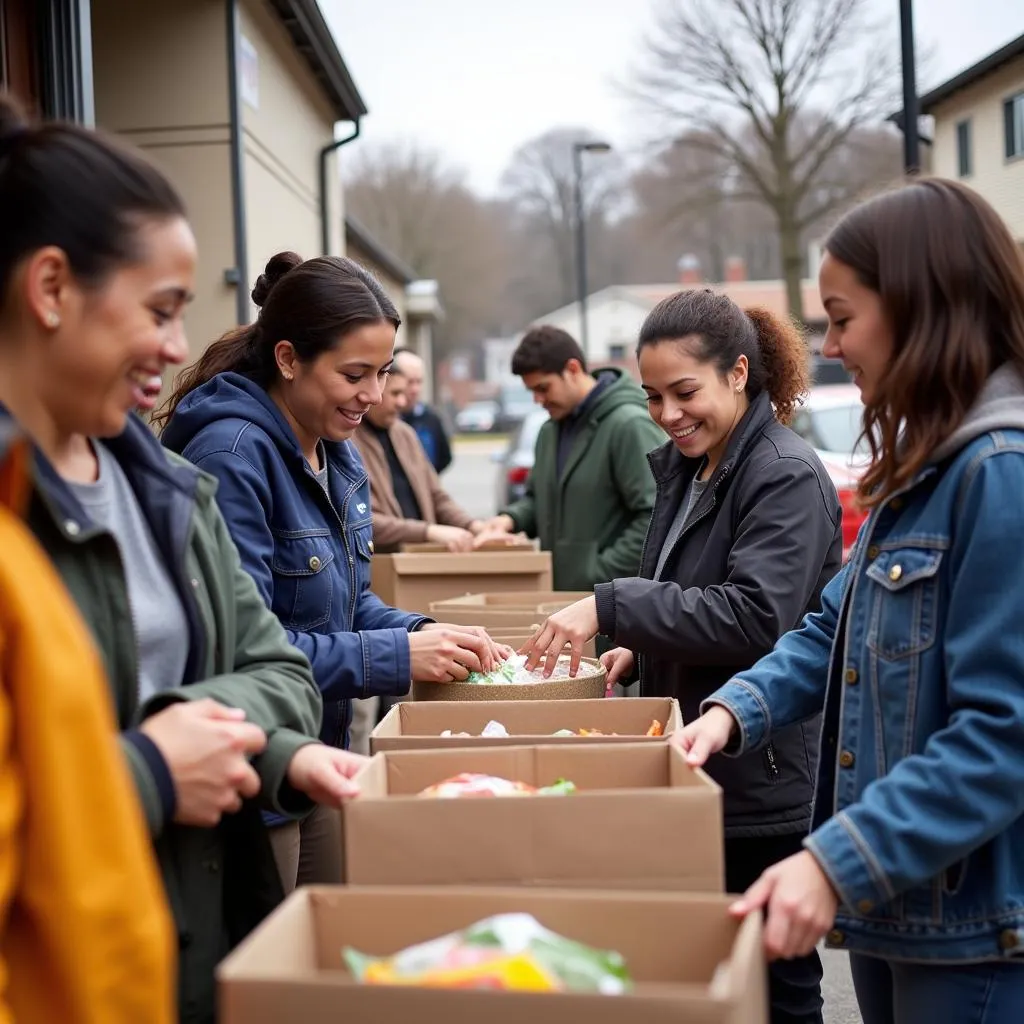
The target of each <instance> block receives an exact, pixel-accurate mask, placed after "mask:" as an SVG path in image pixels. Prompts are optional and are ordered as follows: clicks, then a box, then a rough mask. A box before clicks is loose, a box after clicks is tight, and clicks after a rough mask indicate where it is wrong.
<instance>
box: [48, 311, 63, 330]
mask: <svg viewBox="0 0 1024 1024" xmlns="http://www.w3.org/2000/svg"><path fill="white" fill-rule="evenodd" d="M46 326H47V327H49V328H51V329H52V330H56V329H57V328H58V327H60V317H59V316H58V315H57V314H56V313H54V312H52V311H51V312H49V313H47V314H46Z"/></svg>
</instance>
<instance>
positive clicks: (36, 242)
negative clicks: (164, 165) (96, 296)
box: [0, 92, 185, 309]
mask: <svg viewBox="0 0 1024 1024" xmlns="http://www.w3.org/2000/svg"><path fill="white" fill-rule="evenodd" d="M184 216H185V205H184V203H183V202H182V201H181V197H180V196H179V195H178V193H177V192H176V191H175V190H174V188H173V187H172V186H171V184H170V183H169V182H168V181H167V179H166V178H165V177H164V176H163V175H162V174H161V173H160V171H158V170H157V169H156V168H155V167H154V166H153V165H152V164H151V163H149V161H148V160H147V159H146V158H145V157H144V156H143V155H142V154H141V153H139V152H138V151H136V150H134V149H132V148H130V147H129V146H126V145H124V144H123V143H122V142H120V141H119V140H117V139H114V138H111V137H110V136H107V135H104V134H103V133H102V132H98V131H92V130H89V129H86V128H82V127H80V126H78V125H75V124H65V123H63V122H60V121H52V122H47V123H45V124H36V123H35V122H34V121H32V120H30V119H29V118H28V117H26V116H25V114H24V112H23V111H22V109H21V107H20V106H19V105H18V104H17V102H16V101H15V100H14V99H13V98H12V97H10V96H9V95H7V94H6V93H2V92H0V225H2V227H0V309H2V308H3V305H4V303H5V302H6V301H7V299H8V294H7V293H8V288H9V286H10V283H11V279H12V277H13V274H14V270H15V268H16V267H17V266H18V264H19V263H20V262H21V260H22V259H24V258H25V257H26V256H28V255H29V254H30V253H32V252H35V251H36V250H38V249H42V248H43V247H44V246H49V245H52V246H56V247H57V248H59V249H60V250H61V251H62V252H63V253H64V255H65V256H66V257H67V259H68V263H69V264H70V266H71V270H72V273H73V274H74V275H75V277H76V279H77V280H78V281H79V283H80V284H82V285H83V286H93V287H95V286H98V285H99V284H101V283H102V282H103V280H104V278H105V277H106V275H107V274H108V273H109V272H110V271H112V270H113V269H115V268H116V267H118V266H121V265H125V264H128V263H131V262H132V261H134V260H136V259H138V258H139V257H140V255H141V253H140V251H139V249H138V245H137V236H138V231H139V228H140V227H142V226H143V224H144V223H145V221H147V220H150V219H156V220H164V219H171V218H174V217H184Z"/></svg>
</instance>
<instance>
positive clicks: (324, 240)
mask: <svg viewBox="0 0 1024 1024" xmlns="http://www.w3.org/2000/svg"><path fill="white" fill-rule="evenodd" d="M358 138H359V118H356V120H355V124H354V125H353V128H352V132H351V134H349V135H346V136H345V137H344V138H343V139H335V140H334V141H333V142H331V143H328V144H327V145H326V146H324V147H323V149H321V150H320V254H321V255H322V256H329V255H330V252H331V222H330V192H329V189H330V187H331V185H330V182H329V181H328V180H327V159H328V157H330V155H331V154H332V153H334V152H336V151H337V150H339V149H341V147H342V146H347V145H348V144H349V143H350V142H354V141H355V140H356V139H358ZM337 184H338V183H337V182H335V186H337ZM342 230H344V225H343V226H342Z"/></svg>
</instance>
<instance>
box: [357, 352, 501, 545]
mask: <svg viewBox="0 0 1024 1024" xmlns="http://www.w3.org/2000/svg"><path fill="white" fill-rule="evenodd" d="M408 386H409V382H408V380H407V378H406V376H405V374H404V373H403V372H402V371H401V370H400V369H398V367H397V365H395V366H394V367H392V371H391V376H390V379H389V380H388V384H387V387H386V388H385V389H384V394H383V397H382V400H381V402H380V404H378V405H375V406H374V407H373V408H371V409H370V410H369V411H368V412H367V414H366V417H365V418H364V420H363V422H362V423H361V424H360V426H359V429H358V430H357V431H356V433H355V437H354V440H355V443H356V447H357V448H358V449H359V452H360V454H361V455H362V458H363V463H364V465H365V466H366V470H367V472H368V473H369V475H370V500H371V503H372V505H373V538H374V544H375V546H376V550H377V551H379V552H380V553H382V554H385V553H388V552H392V551H397V550H398V549H399V548H400V546H401V545H402V544H416V543H423V542H431V543H435V544H443V545H444V546H445V547H446V548H448V550H449V551H471V550H473V548H474V546H476V545H478V544H480V543H482V542H484V541H487V540H489V539H496V540H500V539H502V538H507V536H508V535H507V533H506V532H505V531H503V530H496V529H491V530H488V528H487V524H486V523H485V522H484V520H481V519H474V518H473V517H472V516H471V515H470V514H469V513H468V512H466V511H465V510H464V509H462V508H461V507H460V506H459V505H458V504H456V502H455V500H454V499H453V498H452V497H451V496H450V495H449V494H448V492H447V491H445V489H444V488H443V487H442V486H441V481H440V479H438V476H437V473H436V472H435V470H434V467H433V466H432V465H431V464H430V460H429V459H428V458H427V453H426V452H425V451H424V450H423V445H421V444H420V442H419V438H418V437H417V435H416V432H415V431H414V430H413V429H412V427H410V426H409V425H408V424H407V423H405V422H404V421H403V420H402V419H401V411H402V409H404V408H405V407H406V404H407V397H406V396H407V395H408Z"/></svg>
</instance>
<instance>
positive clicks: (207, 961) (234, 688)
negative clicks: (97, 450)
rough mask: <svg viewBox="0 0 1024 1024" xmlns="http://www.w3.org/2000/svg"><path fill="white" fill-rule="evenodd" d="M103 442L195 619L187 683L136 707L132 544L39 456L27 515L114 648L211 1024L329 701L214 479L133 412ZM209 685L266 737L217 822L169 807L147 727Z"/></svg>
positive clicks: (202, 1018) (126, 717) (298, 803)
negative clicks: (241, 546)
mask: <svg viewBox="0 0 1024 1024" xmlns="http://www.w3.org/2000/svg"><path fill="white" fill-rule="evenodd" d="M105 443H107V445H108V447H109V448H110V450H111V451H112V452H113V454H114V455H115V457H116V458H117V459H118V461H119V463H120V465H121V467H122V469H123V470H124V471H125V473H126V475H127V477H128V479H129V482H130V483H131V485H132V488H133V490H134V492H135V495H136V497H137V498H138V500H139V504H140V506H141V507H142V510H143V513H144V515H145V517H146V519H147V521H148V523H149V526H150V528H151V530H152V532H153V537H154V540H155V541H156V543H157V546H158V547H159V548H160V550H161V552H162V553H163V555H164V557H165V559H166V563H167V565H168V567H169V568H170V570H171V575H172V578H173V579H174V581H175V583H176V585H177V588H178V591H179V595H180V596H181V599H182V604H183V607H184V608H185V612H186V616H187V618H188V620H189V624H190V630H189V635H188V636H183V637H182V643H183V644H188V645H189V656H188V663H187V667H186V672H185V678H184V679H183V680H182V685H181V686H180V687H178V688H176V689H174V690H171V691H167V692H163V693H161V694H158V695H157V696H156V697H154V698H153V699H152V700H150V701H149V702H147V704H146V705H144V706H142V707H140V706H139V701H138V671H137V664H136V640H135V632H134V628H133V625H132V615H131V609H130V606H129V602H128V590H127V584H126V581H125V576H124V571H123V568H122V554H121V552H120V551H119V548H118V545H117V543H116V542H115V540H114V538H113V537H112V536H111V535H110V534H109V533H107V532H106V531H105V530H104V529H102V528H100V527H98V526H96V525H95V524H93V523H91V522H90V520H89V519H88V517H87V515H86V513H85V511H84V510H83V509H82V507H81V505H80V504H79V503H78V501H77V500H76V498H75V497H74V495H73V493H72V492H71V490H70V489H69V488H68V487H67V486H66V485H65V484H64V483H63V481H62V480H61V479H60V478H59V477H58V476H57V474H56V473H55V471H54V470H53V468H52V467H51V466H50V465H49V464H48V463H47V462H46V461H45V460H44V459H42V458H41V457H40V458H39V459H38V461H37V472H36V493H35V496H34V498H33V502H32V507H31V509H30V516H29V523H30V525H31V527H32V529H33V531H34V533H35V534H36V536H37V537H38V539H39V540H40V542H41V544H42V546H43V547H44V549H45V550H46V551H47V553H48V554H49V556H50V558H51V559H52V561H53V563H54V564H55V565H56V567H57V570H58V572H59V573H60V575H61V577H62V578H63V580H64V583H65V585H66V586H67V588H68V590H69V591H70V593H71V595H72V597H73V598H74V599H75V602H76V603H77V605H78V607H79V609H80V610H81V612H82V614H83V616H84V618H85V620H86V622H87V623H88V625H89V626H90V628H91V631H92V633H93V636H94V638H95V639H96V642H97V644H98V647H99V649H100V652H101V654H102V656H103V660H104V662H105V665H106V668H107V672H108V675H109V680H110V686H111V693H112V696H113V699H114V703H115V706H116V712H117V718H118V721H119V724H120V727H121V729H122V730H123V731H122V736H121V738H122V746H123V748H124V751H125V754H126V756H127V758H128V763H129V765H130V767H131V770H132V774H133V776H134V779H135V784H136V788H137V790H138V793H139V796H140V798H141V800H142V803H143V806H144V808H145V812H146V817H147V820H148V823H149V827H150V832H151V834H152V836H153V840H154V844H155V848H156V853H157V856H158V859H159V861H160V867H161V870H162V874H163V879H164V885H165V887H166V891H167V897H168V900H169V902H170V905H171V909H172V910H173V912H174V916H175V920H176V923H177V927H178V938H179V979H180V984H179V999H180V1006H179V1013H180V1017H181V1020H182V1021H187V1022H188V1024H206V1022H209V1021H212V1020H213V1019H214V1007H215V986H214V967H215V966H216V964H217V962H218V961H219V960H220V959H221V958H222V957H223V956H224V954H225V953H226V952H227V951H228V950H229V948H230V947H231V946H232V945H234V944H235V943H236V942H237V941H239V940H240V939H241V938H242V937H243V936H244V934H245V933H246V932H247V931H248V930H250V929H251V928H252V927H253V926H254V925H255V924H256V923H257V922H258V921H259V920H260V918H261V917H262V916H264V915H265V913H266V912H267V911H268V910H269V909H270V908H271V907H272V906H273V905H274V903H275V902H276V901H278V900H279V899H280V897H281V889H280V881H279V878H278V876H277V872H276V870H275V868H274V863H273V858H272V855H271V851H270V846H269V841H268V839H267V835H266V829H265V827H264V825H263V822H262V820H261V815H260V809H261V807H262V808H264V809H273V810H275V811H277V812H279V813H283V814H287V815H289V816H290V817H297V816H300V815H302V814H304V813H306V812H308V810H309V809H310V807H311V804H310V803H309V802H308V800H307V799H306V798H305V797H304V796H302V795H301V794H298V793H296V792H295V791H294V790H292V789H291V788H290V786H289V785H288V783H287V781H286V771H287V768H288V764H289V762H290V760H291V758H292V756H293V754H294V753H295V751H296V750H298V749H299V748H300V747H301V746H304V745H305V744H308V743H312V742H314V741H315V740H316V739H317V737H318V735H319V729H320V718H321V712H322V703H321V698H320V693H319V691H318V689H317V688H316V685H315V684H314V682H313V677H312V673H311V671H310V668H309V663H308V662H307V661H306V658H305V656H304V655H303V654H302V653H301V652H300V651H298V650H297V649H296V648H294V647H292V646H291V644H289V643H288V640H287V638H286V636H285V633H284V630H283V629H282V627H281V625H280V623H279V622H278V620H277V618H276V617H275V616H274V615H273V614H272V613H271V612H270V611H269V610H268V609H267V607H266V606H265V605H264V603H263V601H262V599H261V598H260V595H259V593H258V592H257V590H256V586H255V584H254V583H253V582H252V580H251V579H250V577H249V576H248V575H247V574H246V573H245V572H244V570H243V569H242V568H241V564H240V562H239V557H238V552H237V550H236V548H235V545H234V543H233V541H232V540H231V537H230V535H229V533H228V531H227V528H226V526H225V524H224V521H223V519H222V517H221V514H220V512H219V510H218V508H217V504H216V501H215V500H214V491H215V489H216V482H215V481H214V480H213V479H212V478H211V477H209V476H207V475H206V474H204V473H201V472H200V471H199V470H197V469H195V467H193V466H191V465H189V464H188V463H186V462H185V461H184V460H182V459H179V458H178V457H177V456H174V455H171V454H170V453H168V452H166V451H165V450H164V449H162V448H161V447H160V445H159V443H158V442H157V441H156V439H155V438H154V437H153V436H152V434H151V433H150V432H149V430H148V428H147V427H146V426H145V425H144V424H143V423H142V422H141V421H140V420H136V419H132V420H131V421H130V423H129V425H128V428H127V429H126V430H125V432H124V433H123V434H122V435H121V436H120V437H118V438H117V439H115V440H112V441H109V442H105ZM123 557H125V558H130V557H131V553H130V552H125V553H124V556H123ZM40 683H41V685H43V684H45V680H41V681H40ZM203 697H209V698H212V699H214V700H217V701H219V702H220V703H222V704H225V705H229V706H231V707H236V708H241V709H243V710H244V711H245V715H246V719H247V720H248V721H250V722H253V723H254V724H256V725H258V726H260V727H261V728H262V729H263V730H264V731H265V732H266V734H267V739H268V743H267V747H266V750H265V751H264V752H263V753H262V754H260V755H259V756H258V757H256V758H254V760H253V767H254V768H255V769H256V771H257V773H258V775H259V777H260V779H261V781H262V792H261V795H260V798H259V800H258V801H257V802H253V803H251V804H249V805H247V806H246V807H245V808H243V810H242V811H241V812H240V813H239V814H236V815H227V816H225V818H224V819H223V820H222V822H221V824H220V825H219V826H218V827H217V828H212V829H202V828H191V827H186V826H182V825H178V824H175V823H174V822H173V821H171V820H168V813H169V812H170V810H171V808H170V806H169V805H168V801H167V791H168V785H169V783H170V776H169V773H168V772H167V768H166V765H165V764H164V763H163V760H162V758H161V757H160V756H159V754H158V753H157V752H156V751H155V748H154V747H153V745H152V744H151V743H150V742H149V741H147V740H146V739H145V738H140V734H139V733H138V731H137V728H136V727H137V726H138V724H139V723H140V722H141V721H142V720H143V719H144V718H146V717H147V716H148V715H151V714H153V713H155V712H156V711H159V710H160V709H161V708H163V707H166V706H167V705H168V704H169V703H172V702H174V701H184V700H194V699H199V698H203ZM171 793H173V787H172V788H171Z"/></svg>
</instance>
